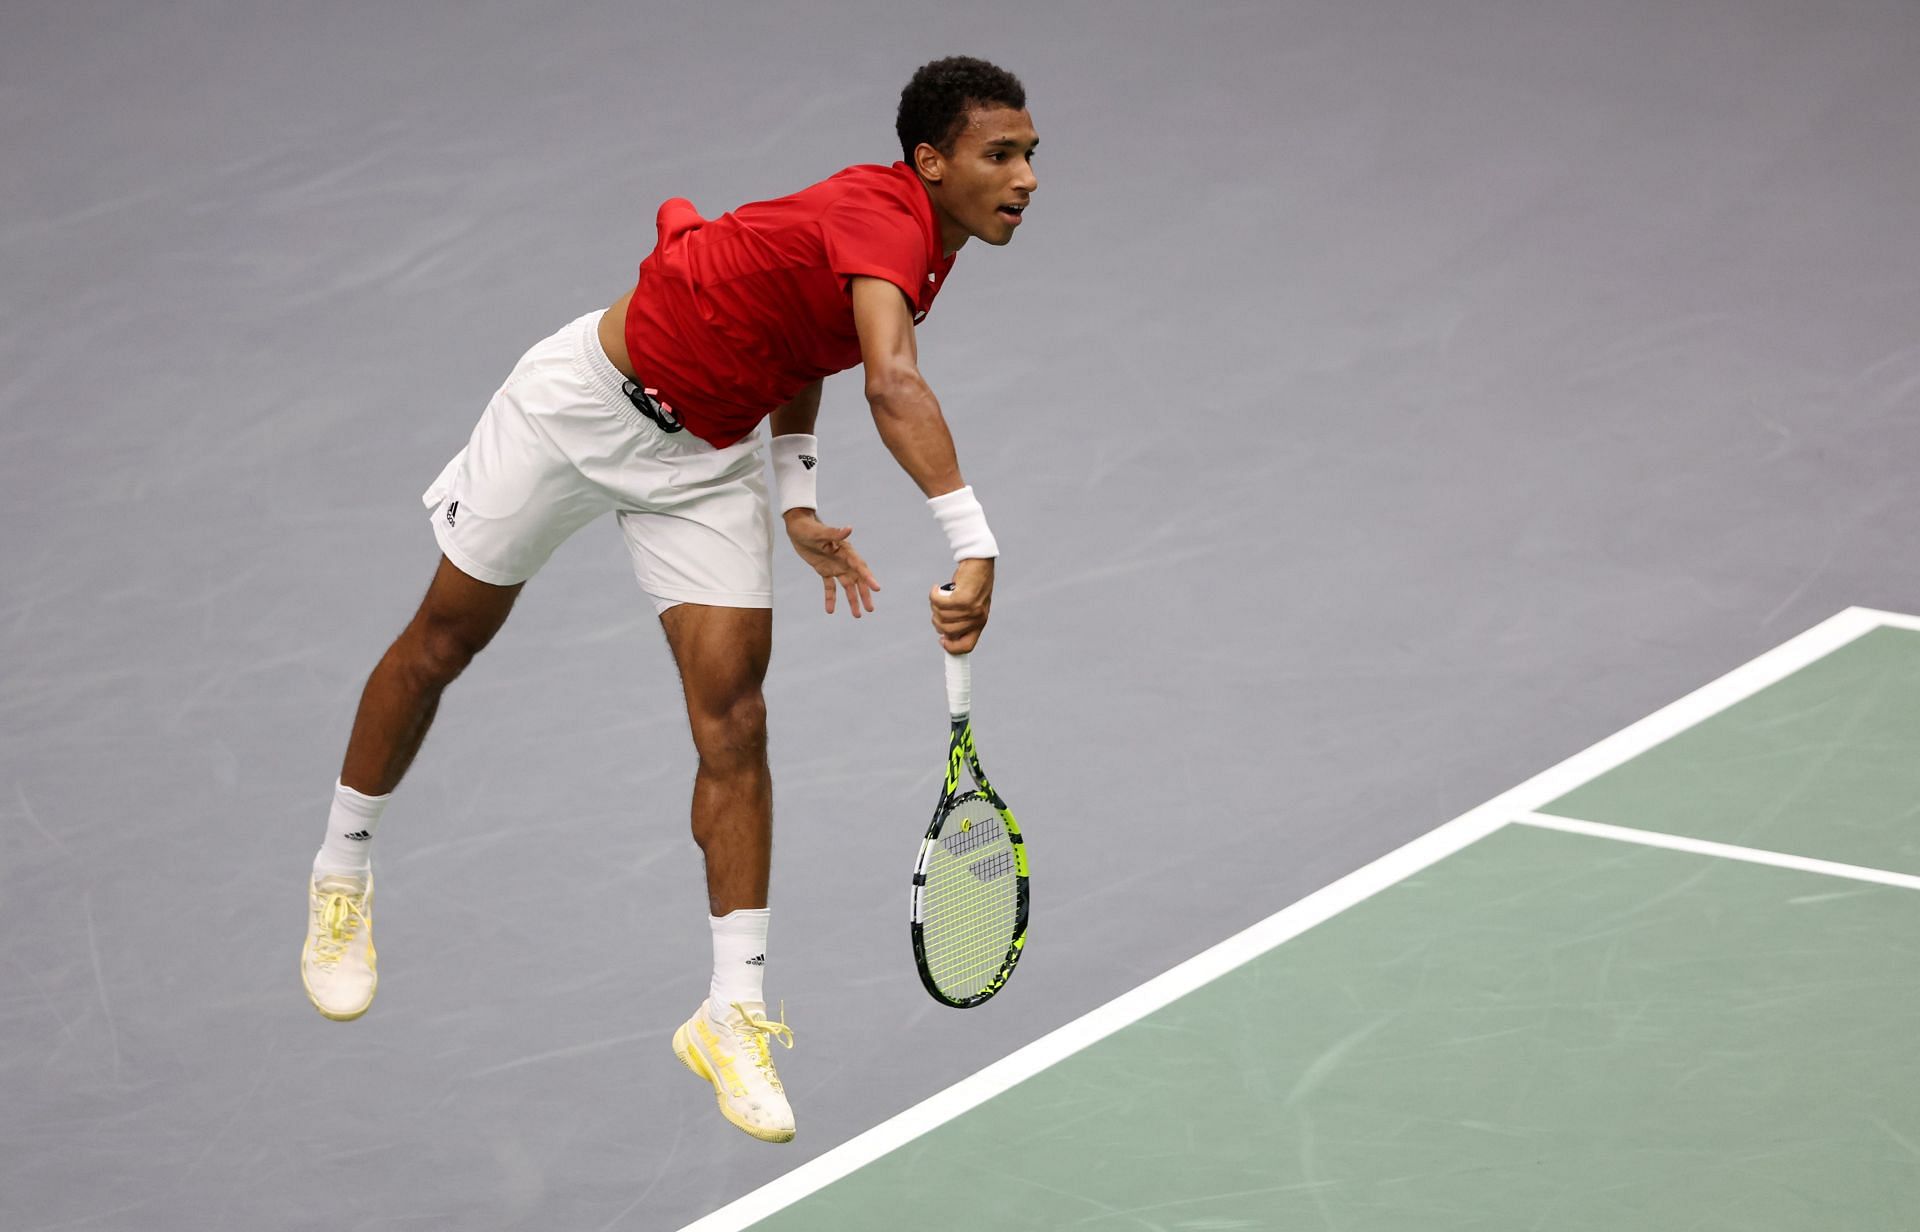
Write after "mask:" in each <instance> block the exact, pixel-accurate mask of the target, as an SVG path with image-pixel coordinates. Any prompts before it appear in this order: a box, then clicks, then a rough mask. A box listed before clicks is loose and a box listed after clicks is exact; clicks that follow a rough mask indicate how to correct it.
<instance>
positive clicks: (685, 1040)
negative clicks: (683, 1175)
mask: <svg viewBox="0 0 1920 1232" xmlns="http://www.w3.org/2000/svg"><path fill="white" fill-rule="evenodd" d="M700 1012H701V1013H703V1014H704V1013H705V1012H706V1011H705V1010H702V1011H700ZM673 1055H674V1056H676V1057H679V1058H680V1064H682V1065H684V1066H686V1067H687V1068H688V1069H690V1070H692V1071H693V1072H694V1073H695V1074H697V1075H698V1076H700V1077H701V1078H704V1079H706V1080H707V1082H708V1083H709V1084H710V1085H711V1086H712V1087H713V1102H714V1103H716V1104H718V1105H719V1107H720V1115H721V1116H723V1117H725V1118H727V1120H728V1121H729V1122H730V1123H731V1124H732V1125H733V1126H734V1128H736V1129H738V1130H740V1131H742V1132H743V1133H746V1134H750V1135H751V1136H753V1137H755V1138H758V1139H759V1140H760V1141H762V1142H792V1141H793V1131H792V1130H790V1129H788V1130H779V1129H757V1128H755V1127H754V1126H752V1125H749V1124H747V1123H746V1122H745V1121H743V1120H741V1119H740V1118H739V1117H737V1116H735V1115H734V1113H733V1109H731V1108H729V1107H727V1095H726V1092H725V1091H722V1090H721V1089H720V1080H719V1079H718V1078H716V1077H714V1074H713V1069H712V1067H710V1066H709V1065H708V1064H707V1059H706V1058H705V1057H703V1056H701V1055H700V1050H699V1049H698V1048H695V1047H694V1046H693V1039H692V1037H691V1036H690V1035H689V1034H688V1032H687V1024H686V1023H684V1022H683V1023H681V1024H680V1029H679V1030H678V1031H675V1032H674V1033H673Z"/></svg>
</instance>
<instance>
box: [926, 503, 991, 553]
mask: <svg viewBox="0 0 1920 1232" xmlns="http://www.w3.org/2000/svg"><path fill="white" fill-rule="evenodd" d="M927 508H928V509H931V510H932V511H933V520H934V521H936V522H938V523H940V529H941V530H943V531H945V532H947V546H948V547H950V548H952V549H953V559H954V560H955V561H956V562H958V561H963V560H979V559H982V558H987V557H994V556H998V555H1000V545H999V544H997V543H995V542H994V541H993V531H992V530H990V529H988V527H987V512H986V510H984V509H982V508H980V500H979V498H978V497H976V496H974V494H973V489H972V488H971V487H966V488H961V489H960V490H959V491H957V492H948V493H947V494H945V495H944V496H936V497H934V498H933V499H931V500H929V501H928V502H927Z"/></svg>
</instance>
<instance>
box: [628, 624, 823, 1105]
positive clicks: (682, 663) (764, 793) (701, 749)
mask: <svg viewBox="0 0 1920 1232" xmlns="http://www.w3.org/2000/svg"><path fill="white" fill-rule="evenodd" d="M660 621H661V623H662V624H663V625H665V626H666V630H667V641H668V643H669V644H670V645H671V646H672V647H673V658H674V662H675V663H676V664H677V665H678V666H679V668H680V680H681V684H682V686H683V687H684V689H685V692H686V701H687V721H688V724H689V725H690V726H691V728H692V731H693V744H694V749H695V751H696V752H697V753H698V755H699V767H698V769H697V770H696V771H695V775H694V785H693V837H694V841H695V842H696V843H698V844H699V845H700V851H701V853H702V855H703V856H704V857H705V858H706V866H707V869H706V871H707V902H708V910H709V912H710V913H711V914H710V915H709V917H708V926H709V928H710V929H711V930H712V934H713V949H714V969H713V979H712V982H711V984H710V985H709V988H708V994H707V1001H706V1004H704V1005H702V1006H701V1007H700V1008H699V1009H697V1010H695V1011H694V1013H693V1017H691V1018H690V1019H688V1020H687V1022H686V1023H685V1024H684V1025H682V1026H681V1028H680V1029H679V1030H678V1031H676V1032H675V1033H674V1040H673V1046H674V1051H675V1053H676V1054H678V1055H679V1057H680V1060H681V1061H682V1062H683V1063H684V1064H685V1065H686V1066H687V1068H689V1069H691V1070H693V1072H695V1073H696V1074H699V1075H700V1076H701V1077H703V1078H705V1079H707V1081H709V1082H710V1083H712V1084H713V1087H714V1091H715V1095H716V1097H717V1099H718V1102H719V1106H720V1111H721V1113H722V1114H723V1115H725V1116H726V1118H727V1119H728V1120H729V1121H732V1122H733V1123H734V1124H735V1125H737V1126H739V1127H740V1128H741V1129H743V1130H745V1131H746V1132H748V1133H749V1134H752V1135H753V1136H754V1137H756V1138H760V1139H762V1140H764V1141H768V1142H786V1141H788V1140H789V1139H791V1138H792V1137H793V1132H794V1120H793V1109H792V1107H791V1105H789V1104H788V1102H787V1097H786V1091H785V1088H784V1087H783V1086H782V1085H781V1082H780V1077H779V1074H778V1073H777V1072H776V1070H775V1069H774V1064H773V1056H772V1051H771V1044H772V1042H773V1041H775V1040H778V1041H779V1042H781V1043H783V1044H785V1045H787V1046H789V1047H791V1046H792V1043H793V1035H792V1032H790V1031H788V1030H787V1027H786V1023H785V1021H784V1015H783V1016H782V1020H780V1021H775V1020H773V1019H771V1018H769V1017H768V1015H767V1012H766V994H765V992H764V991H763V990H762V989H763V985H762V976H763V974H764V972H765V961H766V939H767V924H768V920H769V914H768V911H767V909H766V908H767V880H768V869H769V866H770V864H771V861H772V853H773V777H772V774H771V773H770V772H769V770H768V768H767V709H766V703H765V701H764V700H763V699H762V696H761V691H760V686H761V682H762V681H763V680H764V679H765V678H766V672H767V659H768V656H769V654H770V653H771V650H772V644H773V613H772V612H771V611H770V610H769V609H766V608H726V607H708V606H703V605H697V604H682V605H680V606H677V607H674V608H670V609H669V610H667V611H666V612H664V613H662V615H661V617H660Z"/></svg>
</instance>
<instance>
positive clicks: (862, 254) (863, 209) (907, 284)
mask: <svg viewBox="0 0 1920 1232" xmlns="http://www.w3.org/2000/svg"><path fill="white" fill-rule="evenodd" d="M820 229H821V234H822V237H823V238H824V239H825V241H826V249H827V265H828V267H829V268H830V269H832V271H833V272H834V274H835V275H837V276H838V277H839V279H840V281H841V284H842V285H843V286H844V285H847V280H848V279H850V278H855V277H867V278H884V279H886V280H887V281H888V282H890V283H892V284H893V285H894V286H896V287H899V288H900V291H901V293H902V294H904V295H905V296H906V297H907V301H908V302H909V303H911V304H914V305H916V306H917V305H918V304H919V303H920V296H921V295H922V293H923V287H922V284H923V283H925V282H926V280H927V268H926V267H927V240H926V236H925V235H924V234H922V232H921V229H920V220H919V219H917V218H915V217H914V216H913V213H912V211H911V210H909V209H908V208H907V205H906V203H905V202H903V201H895V200H892V199H889V198H884V197H882V198H876V199H871V200H859V199H852V200H846V201H842V202H840V203H839V204H838V205H836V206H835V207H834V208H833V209H832V210H831V211H829V212H828V213H827V214H826V215H825V217H824V218H822V220H821V227H820Z"/></svg>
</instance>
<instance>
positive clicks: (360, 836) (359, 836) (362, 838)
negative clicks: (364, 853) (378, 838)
mask: <svg viewBox="0 0 1920 1232" xmlns="http://www.w3.org/2000/svg"><path fill="white" fill-rule="evenodd" d="M347 837H348V838H350V839H352V840H353V841H354V842H356V843H364V842H366V841H367V840H369V839H371V838H372V837H373V835H372V834H369V833H368V832H367V831H365V830H355V831H354V832H353V833H352V834H349V835H347Z"/></svg>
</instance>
